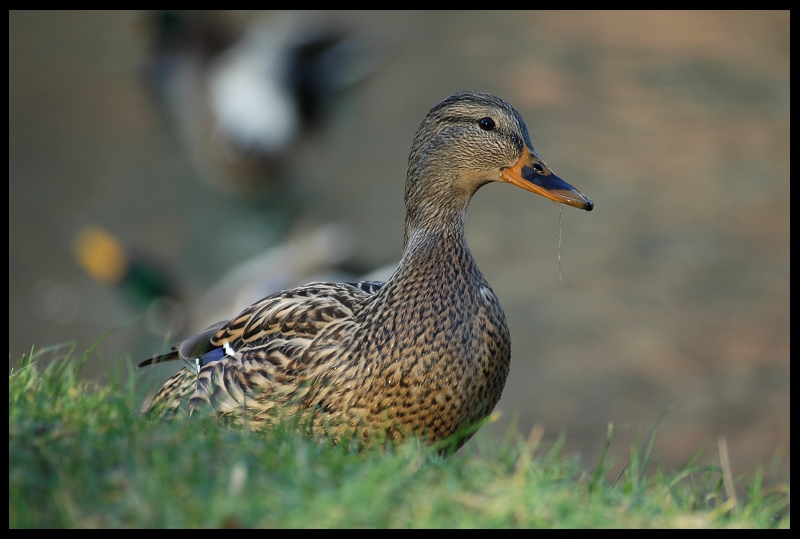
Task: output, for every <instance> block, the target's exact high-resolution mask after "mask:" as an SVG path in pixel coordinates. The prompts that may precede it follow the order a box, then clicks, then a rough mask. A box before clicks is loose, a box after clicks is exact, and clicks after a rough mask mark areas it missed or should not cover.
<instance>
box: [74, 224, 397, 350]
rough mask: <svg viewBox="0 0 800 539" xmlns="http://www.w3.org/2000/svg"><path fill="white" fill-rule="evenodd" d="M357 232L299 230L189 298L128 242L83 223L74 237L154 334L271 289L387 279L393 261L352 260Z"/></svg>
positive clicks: (186, 329)
mask: <svg viewBox="0 0 800 539" xmlns="http://www.w3.org/2000/svg"><path fill="white" fill-rule="evenodd" d="M356 247H357V238H356V234H355V232H354V231H353V229H352V228H351V227H349V226H348V225H346V224H344V223H336V222H332V223H327V224H324V225H322V226H319V227H316V228H309V229H306V230H296V231H295V232H294V233H292V234H291V235H290V236H289V237H288V238H287V239H286V240H284V241H283V242H280V243H279V244H277V245H275V246H273V247H272V248H270V249H267V250H266V251H264V252H262V253H258V254H256V255H255V256H253V257H250V258H248V259H246V260H244V261H243V262H241V263H239V264H237V265H235V266H234V267H233V268H232V269H231V270H230V271H228V272H227V273H225V274H224V275H222V276H221V277H220V278H219V279H217V280H216V281H215V283H213V284H212V285H211V286H209V287H208V291H207V292H205V293H204V294H203V295H202V296H200V297H195V298H191V297H187V293H186V291H185V290H181V289H180V287H179V286H178V284H177V283H178V282H179V279H178V278H177V275H176V272H175V271H173V270H171V269H170V268H169V266H168V265H167V264H166V263H165V262H164V261H162V260H157V259H156V258H155V257H153V256H152V255H151V254H149V253H144V252H143V251H142V250H140V249H132V248H131V247H130V246H126V245H125V244H124V242H123V241H121V240H120V239H119V238H117V237H116V236H114V235H113V234H112V233H111V232H109V231H107V230H105V229H102V228H99V227H96V226H87V227H85V228H83V229H82V230H81V231H79V232H78V234H77V235H76V237H75V243H74V250H73V252H74V255H75V260H76V261H77V262H78V264H79V265H80V266H81V268H83V270H84V271H85V272H86V273H87V274H88V275H89V276H90V277H91V278H92V279H93V280H94V281H96V282H98V283H100V284H102V285H107V286H112V287H114V288H116V289H117V290H118V292H119V296H120V298H121V300H122V301H123V302H124V303H126V304H127V305H128V306H129V307H130V308H131V309H132V310H133V311H134V312H141V313H143V314H144V323H145V327H146V328H147V330H148V332H149V333H151V334H152V335H153V336H156V337H164V336H165V335H171V336H179V337H180V336H185V335H188V334H192V333H195V332H197V331H200V330H202V329H204V328H206V327H208V326H209V325H210V324H212V323H214V322H216V321H218V320H220V319H221V318H225V317H231V316H233V315H234V314H236V313H237V312H239V311H241V310H242V309H244V308H245V307H247V306H248V305H251V304H253V303H255V302H256V301H258V300H260V299H261V298H263V297H265V296H268V295H270V294H272V293H274V292H277V291H280V290H285V289H287V288H294V287H296V286H302V285H305V284H308V283H310V282H314V281H327V282H338V281H352V280H386V279H387V278H388V277H389V276H390V275H391V274H392V272H393V271H394V269H395V267H396V265H397V264H396V263H393V264H390V265H388V266H386V267H385V268H379V269H377V270H373V271H372V272H370V273H365V272H364V270H363V268H359V267H358V266H356V265H354V262H353V256H354V255H355V252H356Z"/></svg>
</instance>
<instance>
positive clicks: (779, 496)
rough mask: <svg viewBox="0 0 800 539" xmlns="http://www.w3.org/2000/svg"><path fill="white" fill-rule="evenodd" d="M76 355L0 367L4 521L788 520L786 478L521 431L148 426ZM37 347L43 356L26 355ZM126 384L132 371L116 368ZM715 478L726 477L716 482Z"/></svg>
mask: <svg viewBox="0 0 800 539" xmlns="http://www.w3.org/2000/svg"><path fill="white" fill-rule="evenodd" d="M89 354H90V351H89V352H87V354H84V355H83V356H81V357H75V356H74V355H68V357H67V358H66V359H63V360H60V361H54V362H52V363H50V364H49V365H48V366H47V367H46V368H40V367H39V364H38V363H37V355H33V357H25V358H23V360H22V362H21V363H20V365H19V367H18V368H15V369H14V370H13V371H12V372H11V374H10V376H9V486H8V490H9V527H11V528H26V527H351V526H357V527H365V526H366V527H757V528H769V527H789V524H790V523H789V512H788V504H789V485H788V484H786V485H778V486H771V487H769V488H764V487H762V485H761V479H760V474H759V473H757V472H756V473H754V478H753V477H751V478H750V484H749V486H748V487H747V488H746V489H745V490H746V492H747V494H746V496H741V495H740V496H738V497H737V496H736V495H735V493H734V490H733V482H734V481H735V480H736V478H731V477H726V474H725V473H724V469H719V468H715V467H712V466H709V465H700V464H698V462H699V458H698V459H696V461H697V462H693V463H690V464H688V465H687V466H686V467H685V468H684V469H683V470H680V471H677V472H671V473H665V472H661V471H654V472H652V471H648V472H647V473H645V472H644V470H645V469H646V467H647V466H646V465H647V460H648V458H649V452H648V450H647V444H646V443H645V444H644V448H643V449H644V450H642V451H637V450H634V451H632V454H633V455H634V458H633V459H632V462H631V463H630V465H629V466H628V467H627V468H626V470H625V472H624V474H623V475H622V476H621V477H619V478H610V479H607V478H606V473H605V471H606V467H607V465H606V464H604V463H603V462H601V463H599V464H598V465H597V466H596V468H595V469H594V470H593V471H590V472H586V471H585V470H582V469H581V467H580V466H579V464H578V462H577V461H575V460H574V459H570V458H565V457H563V456H562V455H561V453H560V450H559V446H558V444H556V446H555V447H543V446H542V444H540V443H539V436H538V435H537V433H536V432H533V433H531V436H529V437H528V439H524V438H523V437H515V436H513V435H509V436H508V437H507V439H506V440H505V441H493V440H492V439H491V437H489V436H480V435H479V436H478V437H476V440H474V441H472V442H470V445H472V446H473V450H472V451H466V452H465V454H458V455H455V456H452V457H450V458H443V457H440V456H439V455H438V454H437V453H436V452H435V451H434V450H432V449H430V448H427V447H423V446H421V445H420V444H419V443H416V442H414V441H412V442H408V443H405V444H403V445H401V446H399V447H396V448H392V449H371V450H367V451H362V452H355V451H352V450H349V449H347V448H345V447H342V446H336V447H331V446H327V445H317V444H315V443H313V442H312V441H310V440H308V439H305V438H303V437H302V436H299V435H297V434H295V433H293V432H292V431H290V430H288V429H286V430H280V429H278V430H275V431H271V432H268V433H261V434H252V433H249V432H244V431H241V430H236V429H231V428H226V427H223V426H220V425H219V424H218V422H217V421H215V420H214V418H213V417H205V418H202V417H198V418H194V417H193V418H192V419H191V420H189V421H184V422H172V423H161V422H155V423H154V422H151V421H148V420H146V419H144V418H142V417H140V416H139V414H138V408H139V404H140V402H139V401H140V397H139V396H138V395H137V392H136V389H135V386H134V384H133V382H126V383H122V382H119V380H120V379H122V378H123V377H122V376H119V375H117V376H114V377H113V379H112V381H111V382H110V383H108V384H105V385H93V384H86V383H83V382H80V381H79V380H78V377H77V371H78V370H79V368H80V364H81V363H82V362H83V361H85V360H86V358H87V357H88V356H89ZM39 357H42V356H41V355H39ZM127 378H129V379H131V380H132V379H133V378H134V377H133V376H130V377H127ZM726 487H727V488H726Z"/></svg>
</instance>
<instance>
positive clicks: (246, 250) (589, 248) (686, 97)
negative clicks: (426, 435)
mask: <svg viewBox="0 0 800 539" xmlns="http://www.w3.org/2000/svg"><path fill="white" fill-rule="evenodd" d="M254 81H255V82H254ZM465 89H473V90H482V91H487V92H491V93H495V94H497V95H499V96H501V97H503V98H504V99H506V100H507V101H509V102H510V103H511V104H512V105H514V106H515V107H516V108H517V109H518V110H519V112H520V113H521V114H522V116H523V117H524V118H525V120H526V122H527V124H528V128H529V130H530V132H531V138H532V140H533V143H534V145H535V147H536V149H537V150H538V152H539V153H540V154H541V155H542V157H543V158H544V159H545V160H546V161H547V163H548V164H549V165H550V166H551V167H552V168H553V169H554V170H555V171H556V172H557V173H558V174H559V175H560V176H561V177H563V178H564V179H566V180H567V181H569V182H570V183H572V184H573V185H574V186H576V187H577V188H578V189H580V190H581V191H582V192H583V193H585V194H586V195H587V196H589V197H590V198H591V199H592V200H593V201H594V202H595V205H596V207H595V210H594V211H593V212H592V213H585V212H580V211H577V210H574V209H573V208H565V209H564V212H563V216H561V218H559V210H558V208H557V207H556V206H554V205H553V204H552V203H551V202H549V201H547V200H545V199H544V198H541V197H536V196H534V195H532V194H528V193H524V192H522V191H519V190H516V189H513V188H511V187H510V186H505V185H489V186H487V187H486V188H484V189H482V190H481V191H480V192H479V193H478V195H477V196H476V198H475V199H474V201H473V202H472V205H471V208H470V214H469V217H468V221H467V237H468V240H469V243H470V247H471V249H472V251H473V254H474V255H475V257H476V259H477V261H478V263H479V265H480V267H481V269H482V271H483V273H484V274H485V276H486V277H487V279H488V280H489V282H490V283H491V284H492V287H493V288H494V290H495V292H496V293H497V295H498V296H499V298H500V301H501V303H502V304H503V307H504V309H505V312H506V316H507V318H508V322H509V326H510V328H511V335H512V339H513V345H512V367H511V376H510V378H509V381H508V385H507V387H506V390H505V393H504V395H503V398H502V400H501V401H500V404H499V405H498V408H497V409H498V411H500V412H501V416H500V419H499V420H498V421H496V422H495V423H493V424H492V425H490V426H488V427H486V428H485V429H484V430H487V431H488V433H489V434H491V435H496V436H502V435H503V434H504V433H505V432H506V431H507V429H508V428H509V425H510V424H512V423H513V422H516V423H517V425H518V426H517V429H518V431H519V432H521V433H522V434H523V435H526V434H527V432H529V431H530V430H531V428H532V427H533V426H534V425H541V426H543V427H544V429H545V431H544V433H545V434H544V440H545V442H547V443H551V442H553V441H554V440H556V439H557V438H558V436H559V434H561V433H564V434H565V435H566V445H565V447H566V450H567V451H568V452H569V453H579V454H580V455H581V458H582V462H583V465H584V466H585V467H587V468H591V467H593V466H594V465H595V464H596V462H597V458H598V455H599V454H600V451H601V449H602V446H603V443H604V440H605V436H606V429H607V425H608V423H609V422H613V423H614V425H615V437H614V440H613V443H612V447H611V451H612V455H613V456H614V459H615V462H616V465H615V467H614V469H615V470H616V471H619V470H620V469H621V468H622V466H623V465H624V464H625V462H626V461H627V458H628V457H629V452H630V447H631V445H632V443H633V442H634V441H635V440H636V439H637V437H641V436H642V435H643V434H644V433H646V432H647V430H648V429H649V428H650V427H651V426H652V425H653V424H654V423H655V421H656V420H657V419H658V418H659V416H660V415H661V414H662V413H663V412H665V411H668V413H667V415H666V416H665V418H664V419H663V420H662V421H661V422H660V424H659V426H658V431H657V437H656V442H655V448H654V457H653V458H654V459H655V461H657V462H658V463H660V464H663V465H665V466H680V465H681V464H683V463H684V462H685V461H686V460H687V459H689V458H690V457H691V456H692V455H693V454H694V453H695V452H696V451H697V450H699V449H703V448H705V449H706V452H705V454H704V457H703V458H702V459H701V462H708V461H709V460H715V461H716V460H717V441H718V439H719V438H720V437H722V436H724V437H726V439H727V441H728V446H729V450H730V454H731V463H732V469H733V472H734V474H735V475H739V474H752V473H753V472H754V470H755V469H756V467H757V466H761V467H762V468H763V469H764V471H765V472H766V473H767V475H768V477H767V479H768V480H770V481H772V480H780V481H788V477H789V464H790V460H789V449H790V447H789V438H790V435H789V431H790V427H789V401H790V397H789V392H790V389H789V103H790V101H789V13H788V12H733V13H730V12H644V13H638V12H624V13H614V12H610V13H609V12H599V13H598V12H578V13H573V12H569V13H559V12H546V13H540V12H521V13H520V12H497V13H496V12H481V13H429V12H424V13H420V12H400V13H386V12H377V13H369V12H368V13H361V12H347V13H314V14H310V15H309V14H304V15H298V14H286V13H269V12H268V13H261V12H257V13H253V12H235V13H221V14H220V13H216V14H202V13H201V14H196V13H195V14H179V13H143V12H15V11H12V12H10V13H9V320H10V322H9V366H10V367H11V366H13V365H15V364H16V363H17V362H18V361H19V359H20V357H21V356H22V354H24V353H28V352H29V351H30V350H31V347H32V346H34V347H35V349H41V348H44V347H46V346H48V345H53V344H57V343H62V342H66V341H74V342H75V343H77V349H78V351H82V350H85V349H86V348H88V347H89V346H90V345H92V343H94V342H95V341H97V340H98V339H99V338H100V337H101V336H102V335H103V334H104V333H105V332H107V331H109V330H111V329H113V328H118V329H117V330H116V331H115V332H114V333H113V334H112V335H111V336H110V337H108V338H107V339H106V340H105V341H103V342H102V344H101V345H100V346H99V347H98V350H97V352H96V353H95V354H94V355H93V356H92V358H91V360H90V361H89V364H88V365H87V366H86V368H85V370H84V371H83V374H84V376H86V377H88V378H100V379H102V378H104V377H105V378H107V377H109V376H110V373H112V372H113V371H114V369H115V368H117V366H118V365H120V364H121V363H124V362H125V361H127V360H128V359H130V360H132V361H134V362H138V361H139V360H141V359H143V358H146V357H149V356H151V355H153V354H155V353H159V352H162V351H165V350H166V349H167V348H168V346H169V345H170V344H171V343H172V342H173V341H174V340H175V339H178V338H180V337H183V336H186V335H187V334H188V333H190V332H191V331H193V330H197V329H202V327H204V326H206V325H208V324H209V323H211V322H213V321H215V320H217V319H221V318H227V317H230V316H232V315H233V314H234V313H235V309H237V308H238V306H240V305H241V304H242V303H243V302H244V304H245V305H246V304H249V303H250V302H251V301H253V300H255V299H258V297H260V296H262V295H265V294H267V293H269V292H270V291H271V290H272V289H275V288H285V287H286V286H292V285H295V284H303V283H305V282H308V281H311V280H317V279H320V278H322V279H336V280H338V279H339V278H352V277H354V276H359V275H363V274H365V273H367V272H370V271H373V270H380V268H384V269H383V272H384V274H385V272H386V267H388V268H391V267H392V265H393V264H394V263H395V262H396V261H397V260H399V257H400V251H401V248H402V226H403V203H402V201H403V184H404V181H405V171H406V165H407V159H408V150H409V148H410V144H411V139H412V137H413V135H414V133H415V131H416V128H417V126H418V125H419V123H420V122H421V121H422V118H423V117H424V116H425V114H426V113H427V111H428V110H429V109H430V108H431V107H432V106H433V105H435V104H436V103H437V102H439V101H440V100H441V99H443V98H445V97H447V96H448V95H450V94H451V93H453V92H456V91H459V90H465ZM262 98H263V100H264V101H262ZM265 103H267V104H265ZM262 120H263V121H262ZM559 257H560V263H559ZM559 264H560V265H559ZM389 271H391V270H389ZM251 296H255V297H251ZM137 316H141V318H136V319H135V321H134V322H132V323H129V324H127V325H125V323H126V322H127V321H129V320H131V319H133V318H134V317H137ZM59 354H63V349H62V350H61V351H56V352H52V353H50V354H48V355H46V356H45V357H43V360H45V359H47V358H50V357H55V356H58V355H59ZM148 371H150V372H147V373H145V376H144V378H145V380H144V381H143V384H150V385H151V386H153V387H154V386H156V385H157V384H158V383H160V382H162V381H163V380H165V379H166V378H167V377H168V376H169V375H170V374H171V371H170V367H169V366H163V367H156V368H151V369H148ZM471 447H472V449H471ZM474 447H475V443H474V442H473V443H471V444H468V445H467V446H466V447H465V449H464V450H465V451H470V450H474Z"/></svg>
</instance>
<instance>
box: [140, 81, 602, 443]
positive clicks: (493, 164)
mask: <svg viewBox="0 0 800 539" xmlns="http://www.w3.org/2000/svg"><path fill="white" fill-rule="evenodd" d="M494 181H505V182H509V183H512V184H514V185H517V186H519V187H522V188H523V189H525V190H527V191H532V192H534V193H537V194H540V195H542V196H545V197H547V198H549V199H552V200H554V201H556V202H563V203H565V204H568V205H570V206H575V207H577V208H581V209H584V210H587V211H590V210H591V209H592V208H593V207H594V204H593V203H592V201H591V200H589V199H588V198H587V197H585V196H584V195H583V194H581V193H580V192H579V191H578V190H577V189H575V188H574V187H572V186H571V185H569V184H568V183H566V182H565V181H563V180H562V179H561V178H559V177H558V176H556V175H555V174H554V173H553V171H552V170H550V168H549V167H548V166H547V165H546V164H545V163H544V161H542V159H541V158H540V157H539V155H538V154H537V153H536V151H535V150H534V149H533V145H532V144H531V141H530V137H529V136H528V130H527V128H526V127H525V122H523V120H522V117H521V116H520V115H519V113H518V112H517V111H516V110H515V109H514V108H513V107H511V105H509V104H508V103H506V102H505V101H503V100H502V99H500V98H498V97H495V96H493V95H490V94H485V93H478V92H462V93H458V94H455V95H452V96H450V97H448V98H447V99H445V100H444V101H442V102H441V103H439V104H438V105H436V106H435V107H434V108H433V109H431V111H430V112H429V113H428V115H427V116H426V117H425V119H424V120H423V122H422V125H420V127H419V129H418V130H417V134H416V135H415V137H414V141H413V143H412V145H411V154H410V157H409V164H408V175H407V179H406V189H405V205H406V218H405V235H404V240H403V244H404V247H403V257H402V259H401V261H400V264H399V266H398V267H397V270H396V271H395V272H394V274H393V275H392V276H391V277H390V278H389V280H388V281H386V282H385V283H382V282H365V281H362V282H353V283H339V284H333V283H311V284H309V285H306V286H302V287H299V288H294V289H291V290H287V291H284V292H278V293H276V294H273V295H271V296H268V297H266V298H264V299H262V300H261V301H259V302H257V303H255V304H253V305H252V306H251V307H250V308H248V309H246V310H244V311H243V312H241V313H240V314H239V315H238V316H236V317H235V318H234V319H233V320H230V321H224V322H220V323H218V324H215V325H213V326H211V327H210V328H208V329H207V330H206V331H204V332H203V333H201V334H199V335H196V336H194V337H192V338H190V339H188V340H186V341H184V342H182V343H180V344H179V345H177V346H176V347H175V348H174V349H173V351H172V352H170V353H169V354H166V355H163V356H159V357H156V358H153V359H149V360H147V361H145V362H144V363H142V364H141V365H140V366H143V365H147V364H151V363H157V362H160V361H167V360H173V359H180V360H182V361H183V363H184V364H185V365H186V368H184V369H182V370H181V371H179V372H178V373H177V374H175V375H174V376H173V377H172V378H170V379H169V380H168V381H167V382H166V383H165V384H164V386H163V387H162V388H161V389H160V390H159V391H158V393H157V394H156V396H155V397H154V399H153V402H152V403H151V405H150V410H157V413H159V414H162V415H164V414H167V415H171V414H173V413H174V412H175V411H177V410H179V409H184V410H186V411H188V412H189V413H191V412H192V411H193V410H194V409H196V408H197V407H199V406H202V405H210V406H211V407H213V409H214V410H215V411H216V412H217V413H218V414H219V415H221V416H226V417H230V418H232V419H233V420H234V421H237V422H242V423H247V424H248V425H249V426H250V428H253V429H259V428H263V427H264V426H265V425H269V424H271V423H274V422H275V421H280V420H282V419H287V418H290V417H297V416H298V415H299V414H302V413H303V412H307V413H309V416H306V417H307V418H308V420H309V423H308V425H310V427H311V429H312V431H313V432H314V434H316V435H318V436H329V437H330V438H331V439H333V440H338V439H340V437H341V436H342V435H344V433H345V432H347V431H349V432H357V433H358V434H359V435H360V436H361V437H362V438H363V439H364V441H365V442H370V441H373V440H375V439H379V438H382V437H383V436H387V437H388V438H389V439H392V440H401V439H403V438H404V437H406V436H407V435H409V434H411V433H416V434H418V435H420V436H423V437H425V439H427V440H429V441H438V440H441V439H443V438H447V437H449V436H451V435H454V434H458V435H459V436H462V435H463V437H461V438H460V439H458V440H457V446H461V445H462V444H463V443H464V442H466V441H467V439H468V438H469V436H470V434H464V429H465V428H466V427H469V426H471V425H473V424H475V423H476V422H478V421H480V420H481V419H483V418H485V417H486V416H487V415H488V414H489V413H490V412H491V411H492V409H493V408H494V406H495V405H496V404H497V401H498V400H499V399H500V395H501V393H502V392H503V386H505V383H506V378H507V376H508V370H509V363H510V360H511V339H510V335H509V331H508V326H507V325H506V319H505V315H504V314H503V309H502V308H501V307H500V302H499V301H498V300H497V296H495V294H494V292H493V291H492V289H491V288H490V287H489V283H487V282H486V279H484V277H483V275H482V274H481V272H480V270H479V269H478V266H477V264H476V263H475V260H474V259H473V258H472V254H471V253H470V250H469V247H467V242H466V239H465V237H464V219H465V216H466V211H467V205H468V204H469V201H470V199H471V198H472V195H473V194H474V193H475V191H477V190H478V188H480V187H481V186H482V185H484V184H487V183H489V182H494ZM470 430H471V431H474V429H470Z"/></svg>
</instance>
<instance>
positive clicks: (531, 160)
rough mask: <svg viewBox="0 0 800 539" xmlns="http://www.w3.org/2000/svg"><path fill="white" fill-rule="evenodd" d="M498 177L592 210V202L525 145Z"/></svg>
mask: <svg viewBox="0 0 800 539" xmlns="http://www.w3.org/2000/svg"><path fill="white" fill-rule="evenodd" d="M500 177H501V178H502V179H503V181H506V182H508V183H511V184H514V185H516V186H517V187H522V188H523V189H525V190H526V191H531V192H532V193H536V194H537V195H542V196H543V197H547V198H549V199H550V200H554V201H556V202H562V203H564V204H569V205H570V206H575V207H576V208H580V209H582V210H586V211H592V209H593V208H594V202H592V201H591V200H589V198H588V197H586V196H584V194H583V193H581V192H580V191H578V190H577V189H575V188H574V187H572V186H571V185H570V184H568V183H567V182H565V181H564V180H562V179H561V178H559V177H558V176H556V175H555V173H554V172H553V171H552V170H550V167H548V166H547V165H546V164H545V162H544V161H542V160H541V159H540V158H539V157H537V156H536V155H535V154H534V153H533V151H532V150H531V149H530V148H528V146H527V145H526V146H524V147H523V149H522V155H521V156H520V158H519V161H517V163H516V164H515V165H514V166H513V167H508V168H504V169H502V172H501V173H500Z"/></svg>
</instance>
